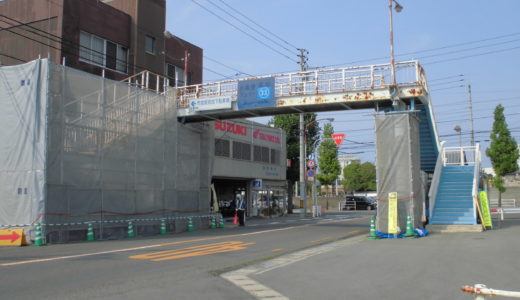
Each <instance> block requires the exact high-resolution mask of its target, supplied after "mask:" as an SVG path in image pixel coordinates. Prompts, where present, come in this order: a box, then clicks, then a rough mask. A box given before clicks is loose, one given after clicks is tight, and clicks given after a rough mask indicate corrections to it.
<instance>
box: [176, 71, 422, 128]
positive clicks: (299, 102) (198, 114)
mask: <svg viewBox="0 0 520 300" xmlns="http://www.w3.org/2000/svg"><path fill="white" fill-rule="evenodd" d="M270 78H273V79H274V93H275V94H274V98H275V101H274V103H273V105H270V106H266V107H260V108H247V109H243V108H242V109H240V108H239V105H238V85H239V82H241V81H248V80H252V79H270ZM389 78H390V65H389V64H383V65H371V66H362V67H348V68H340V69H327V70H315V71H305V72H296V73H284V74H275V75H268V76H262V77H254V78H245V79H240V80H227V81H220V82H214V83H205V84H199V85H193V86H186V87H181V88H179V89H178V90H177V92H178V95H177V107H178V109H179V110H178V117H179V119H180V120H181V121H182V122H201V121H207V120H215V119H233V118H245V117H256V116H268V115H277V114H288V113H300V112H320V111H333V110H350V109H366V108H375V107H380V108H382V107H387V106H390V105H392V100H393V99H396V98H399V99H400V100H402V101H403V102H405V103H408V102H410V100H411V99H418V100H419V102H420V103H424V104H426V102H427V93H428V87H427V83H426V77H425V75H424V70H423V69H422V67H421V66H420V64H419V63H418V62H417V61H408V62H399V63H396V79H397V87H398V89H397V90H396V89H394V88H393V86H392V84H391V82H390V81H389ZM215 98H220V99H222V98H224V99H225V101H227V103H228V104H229V106H227V107H226V108H222V107H220V108H217V109H215V108H213V107H210V106H208V108H202V109H201V108H194V107H195V103H201V102H200V101H204V100H212V99H215Z"/></svg>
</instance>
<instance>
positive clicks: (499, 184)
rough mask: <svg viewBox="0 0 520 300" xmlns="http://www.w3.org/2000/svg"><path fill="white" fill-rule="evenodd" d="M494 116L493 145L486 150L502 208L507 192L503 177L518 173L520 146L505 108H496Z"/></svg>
mask: <svg viewBox="0 0 520 300" xmlns="http://www.w3.org/2000/svg"><path fill="white" fill-rule="evenodd" d="M494 115H495V118H494V119H495V121H494V122H493V131H492V132H491V134H490V138H491V144H490V147H489V148H487V149H486V154H487V156H489V158H490V159H491V165H492V166H493V169H494V170H495V174H496V176H495V177H494V178H493V185H494V186H495V187H496V188H497V190H498V206H499V207H502V193H503V192H505V191H506V188H505V187H504V179H503V178H502V177H503V176H504V175H506V174H508V173H513V172H516V171H518V165H517V160H518V157H519V152H518V145H517V143H516V141H515V139H514V138H513V137H512V136H511V132H510V131H509V128H508V126H507V123H506V118H505V116H504V107H503V106H502V105H501V104H499V105H497V107H496V108H495V113H494Z"/></svg>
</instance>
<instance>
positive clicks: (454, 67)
mask: <svg viewBox="0 0 520 300" xmlns="http://www.w3.org/2000/svg"><path fill="white" fill-rule="evenodd" d="M197 3H198V4H200V6H199V5H198V4H197ZM399 3H400V4H401V5H402V6H403V7H404V9H403V11H402V12H401V13H398V14H397V13H395V12H394V41H395V55H396V60H397V61H404V60H409V59H419V61H420V63H421V64H422V65H423V67H424V68H425V71H426V75H427V78H428V80H429V85H430V90H431V98H432V102H433V106H434V110H435V116H436V119H437V122H438V129H439V135H440V138H441V140H445V141H446V145H447V146H458V145H459V136H458V134H457V133H456V132H455V131H454V130H453V128H454V127H455V126H456V125H460V126H461V127H462V132H461V137H462V144H463V145H469V144H470V122H469V109H468V87H467V85H468V84H471V86H472V92H473V114H474V124H475V126H474V129H475V140H477V141H480V143H481V144H482V147H481V149H482V150H483V151H484V150H485V148H486V147H488V146H489V142H488V140H489V132H490V130H491V128H492V122H493V110H494V108H495V106H496V105H497V104H499V103H500V104H502V105H503V106H504V107H505V114H506V120H507V122H508V124H509V128H510V130H511V132H512V135H513V136H514V137H515V139H516V140H517V142H518V141H520V1H519V0H496V1H489V0H455V1H453V0H451V1H448V0H436V1H433V0H430V1H428V0H421V1H417V0H416V1H411V0H400V1H399ZM167 5H168V8H167V11H168V13H167V30H169V31H170V32H172V33H173V34H175V35H177V36H179V37H181V38H183V39H185V40H188V41H190V42H191V43H194V44H196V45H198V46H199V47H201V48H203V49H204V55H205V57H206V58H205V59H204V67H205V70H204V80H205V81H216V80H221V79H224V78H226V77H227V78H238V77H244V76H245V75H243V73H246V74H251V75H265V74H274V73H281V72H288V71H297V70H299V66H298V65H297V64H296V61H297V60H298V58H297V56H296V55H297V51H296V48H305V49H308V50H309V52H310V53H309V65H310V67H320V66H330V65H341V66H353V65H370V64H377V63H387V62H388V61H389V52H390V51H389V16H388V1H386V0H357V1H352V0H320V1H311V0H167ZM201 6H202V7H204V8H206V9H204V8H202V7H201ZM219 7H220V8H222V9H224V10H226V11H227V12H228V13H229V14H231V15H233V16H235V17H236V18H239V19H240V20H242V21H244V22H246V23H248V24H250V26H251V27H253V28H255V29H256V30H257V31H260V32H262V34H264V36H262V35H260V34H259V33H258V32H256V31H253V30H252V29H250V28H248V27H246V25H243V24H241V23H239V22H238V21H237V20H235V19H234V18H232V17H231V16H230V15H228V14H226V13H225V12H224V11H222V10H221V9H219ZM208 10H209V11H208ZM215 14H216V15H218V16H220V18H219V17H217V16H215ZM241 14H242V15H243V16H246V17H247V18H249V19H251V20H253V21H254V22H256V23H257V24H259V25H261V26H262V27H264V28H266V29H268V30H269V32H266V31H264V30H263V29H262V28H260V27H258V26H257V25H255V24H253V23H250V22H249V21H248V20H247V19H245V18H244V17H243V16H242V15H241ZM222 19H225V20H226V21H227V22H230V23H232V24H234V25H235V26H236V27H238V28H239V29H240V30H242V31H245V32H247V33H248V34H249V35H251V36H253V37H254V38H255V39H256V40H255V39H253V38H252V37H250V36H248V35H246V34H244V33H243V32H241V31H239V30H238V29H236V28H234V27H232V26H231V25H229V24H228V23H226V22H225V21H223V20H222ZM279 38H281V39H279ZM257 40H260V41H261V42H262V43H260V42H259V41H257ZM273 41H274V42H273ZM275 42H276V43H275ZM264 44H267V45H268V46H269V47H267V46H265V45H264ZM273 49H274V50H273ZM241 73H242V74H241ZM237 74H238V76H237ZM461 74H462V75H463V76H460V75H461ZM460 80H463V81H460ZM461 85H462V86H461ZM371 113H372V111H370V110H366V111H350V112H346V111H345V112H334V113H332V112H331V113H320V114H319V116H318V117H319V118H323V117H334V118H335V121H334V122H333V126H334V129H335V132H338V133H345V134H346V135H347V137H346V138H347V139H348V140H350V141H353V142H349V141H347V142H344V144H343V145H342V146H341V148H340V153H343V154H351V153H354V154H355V155H357V156H359V157H361V159H362V160H363V161H374V160H375V157H374V156H375V150H374V145H373V142H374V121H373V116H372V115H371ZM267 120H268V118H260V119H258V120H257V121H260V122H266V121H267ZM355 142H357V143H355ZM359 143H364V144H359ZM360 152H362V153H360ZM484 166H485V167H486V166H490V162H489V159H487V158H484Z"/></svg>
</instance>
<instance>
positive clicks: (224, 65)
mask: <svg viewBox="0 0 520 300" xmlns="http://www.w3.org/2000/svg"><path fill="white" fill-rule="evenodd" d="M204 58H205V59H207V60H211V61H212V62H214V63H216V64H219V65H221V66H223V67H226V68H228V69H230V70H233V71H235V72H238V73H240V74H244V75H247V76H251V77H254V75H251V74H248V73H245V72H242V71H240V70H238V69H236V68H233V67H230V66H228V65H226V64H224V63H222V62H220V61H217V60H216V59H213V58H211V57H208V56H206V55H204Z"/></svg>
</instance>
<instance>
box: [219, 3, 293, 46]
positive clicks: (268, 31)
mask: <svg viewBox="0 0 520 300" xmlns="http://www.w3.org/2000/svg"><path fill="white" fill-rule="evenodd" d="M219 1H220V2H222V3H223V4H224V5H226V6H227V7H229V8H230V9H231V10H233V11H235V12H236V13H238V14H239V15H241V16H242V17H244V18H245V19H247V20H249V21H250V22H251V23H253V24H255V25H256V26H258V27H260V28H262V29H263V30H264V31H265V32H267V33H269V34H271V35H273V36H274V37H276V38H277V39H279V40H280V41H282V42H284V43H285V44H287V45H289V46H291V47H293V48H295V49H298V47H296V46H294V45H293V44H291V43H289V42H288V41H286V40H284V39H283V38H281V37H280V36H278V35H276V34H274V33H273V32H271V31H270V30H268V29H267V28H265V27H263V26H262V25H260V24H258V23H257V22H255V21H253V20H252V19H250V18H249V17H247V16H246V15H244V14H243V13H241V12H240V11H238V10H237V9H235V8H233V7H232V6H230V5H229V4H227V3H226V2H224V1H223V0H219Z"/></svg>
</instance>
